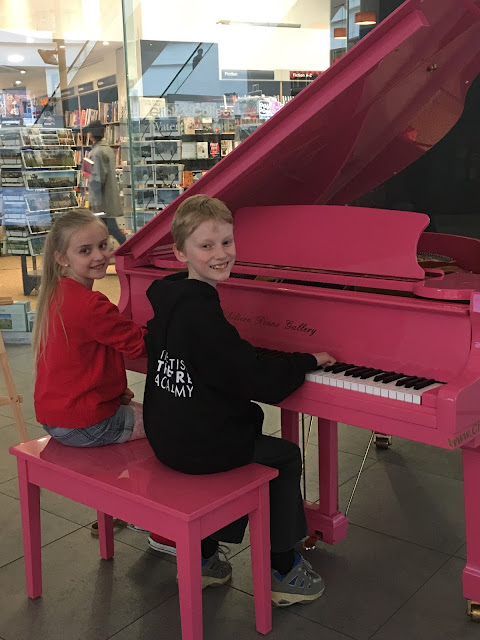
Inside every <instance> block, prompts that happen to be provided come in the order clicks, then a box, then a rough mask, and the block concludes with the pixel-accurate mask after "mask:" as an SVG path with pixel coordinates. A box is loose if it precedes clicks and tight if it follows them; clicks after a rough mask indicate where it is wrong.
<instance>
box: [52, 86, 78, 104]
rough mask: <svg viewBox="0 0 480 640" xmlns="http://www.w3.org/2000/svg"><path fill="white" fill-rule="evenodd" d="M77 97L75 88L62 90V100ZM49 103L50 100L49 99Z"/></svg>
mask: <svg viewBox="0 0 480 640" xmlns="http://www.w3.org/2000/svg"><path fill="white" fill-rule="evenodd" d="M74 95H75V88H74V87H70V88H69V89H62V98H71V97H72V96H74ZM47 102H48V98H47Z"/></svg>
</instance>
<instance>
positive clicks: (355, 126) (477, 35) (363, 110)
mask: <svg viewBox="0 0 480 640" xmlns="http://www.w3.org/2000/svg"><path fill="white" fill-rule="evenodd" d="M479 72H480V0H406V2H404V3H403V4H402V5H401V6H400V7H399V8H398V9H397V10H396V11H395V12H394V13H392V14H391V15H390V16H389V17H388V18H387V19H386V20H384V21H383V22H382V23H380V24H379V25H378V26H377V27H375V29H373V30H372V31H371V32H370V33H369V34H368V36H366V37H365V38H363V39H362V40H361V41H360V42H359V43H358V44H356V45H355V46H354V47H353V48H352V49H351V50H350V51H349V52H348V53H347V54H345V55H344V56H342V58H341V59H340V60H338V61H337V62H335V63H334V64H333V65H332V66H331V67H330V68H329V69H327V71H325V73H323V74H322V75H321V76H320V77H319V78H317V79H316V80H315V81H314V82H313V83H312V84H310V85H309V86H308V87H306V88H305V89H304V90H303V91H302V92H301V93H300V94H299V95H298V96H297V97H296V98H294V99H293V100H292V101H291V102H289V103H288V104H287V105H286V106H285V107H284V108H283V109H281V110H280V111H279V112H278V113H277V114H276V115H275V116H274V117H273V118H271V119H270V120H269V121H267V122H266V123H265V124H264V125H263V126H262V127H260V128H259V129H258V130H257V131H256V132H254V133H253V134H252V135H251V136H249V137H248V138H247V139H246V140H245V141H244V142H242V144H241V145H239V146H238V147H237V148H236V149H234V150H233V151H232V152H231V153H230V154H229V155H228V156H226V157H225V158H224V159H223V160H222V161H221V162H219V163H218V164H217V165H215V166H214V167H213V168H212V169H210V170H209V171H208V173H206V174H205V175H204V176H203V177H202V178H201V179H200V180H199V181H198V182H196V183H195V184H194V185H193V186H191V187H190V188H189V189H188V190H186V191H185V192H184V193H183V194H182V195H181V196H180V197H178V198H177V199H176V200H175V201H174V202H173V203H172V204H171V205H169V206H168V207H166V208H165V209H164V210H163V211H162V212H161V213H159V214H158V215H157V216H156V217H155V218H154V219H153V220H151V221H150V222H149V223H148V224H146V225H145V226H144V227H143V228H142V229H140V230H139V231H138V232H137V233H136V234H135V235H134V236H133V237H132V238H131V239H130V240H128V241H127V242H125V243H124V244H123V245H122V246H121V247H120V248H119V249H118V250H117V253H118V254H119V255H122V254H125V253H129V252H131V253H132V254H133V256H134V257H135V258H140V257H141V256H143V255H145V254H146V253H148V252H151V251H153V249H154V248H155V247H156V246H158V245H160V244H167V243H169V242H171V241H172V240H171V236H170V225H171V221H172V218H173V215H174V213H175V210H176V208H177V207H178V205H179V204H180V203H181V202H182V201H183V200H184V199H185V198H187V197H189V196H192V195H195V194H197V193H206V194H208V195H210V196H212V197H217V198H220V199H221V200H224V201H225V202H226V203H227V205H228V206H229V207H230V209H231V210H232V211H233V212H235V211H236V210H237V209H239V208H241V207H248V206H260V205H288V204H340V205H342V204H347V203H349V202H351V201H352V200H354V199H355V198H357V197H358V196H360V195H362V194H363V193H366V192H368V191H370V190H371V189H373V188H374V187H375V186H377V185H378V184H381V183H383V182H385V180H387V179H388V178H389V177H391V176H392V175H393V174H395V173H396V172H398V171H401V170H402V169H404V168H405V167H406V166H408V165H409V164H411V163H412V162H414V161H415V160H416V159H417V158H418V157H419V156H421V155H422V154H423V153H425V152H426V151H428V150H429V149H430V148H431V147H432V146H433V145H435V144H436V143H437V142H438V141H439V140H440V139H441V138H442V137H443V136H444V135H445V134H446V133H448V131H449V130H450V129H451V128H452V127H453V126H454V124H455V123H456V122H457V120H458V118H459V117H460V115H461V113H462V111H463V105H464V101H465V95H466V92H467V90H468V88H469V86H470V83H471V81H472V80H473V79H474V78H475V76H476V75H477V74H478V73H479Z"/></svg>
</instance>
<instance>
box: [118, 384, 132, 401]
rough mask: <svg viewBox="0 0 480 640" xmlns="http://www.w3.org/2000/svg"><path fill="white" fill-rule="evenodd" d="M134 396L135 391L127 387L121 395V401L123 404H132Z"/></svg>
mask: <svg viewBox="0 0 480 640" xmlns="http://www.w3.org/2000/svg"><path fill="white" fill-rule="evenodd" d="M134 397H135V394H134V393H133V391H132V390H131V389H129V388H128V387H127V388H126V389H125V391H124V392H123V393H122V395H121V396H120V402H121V403H122V404H130V402H131V401H132V400H133V398H134Z"/></svg>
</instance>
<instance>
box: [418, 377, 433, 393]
mask: <svg viewBox="0 0 480 640" xmlns="http://www.w3.org/2000/svg"><path fill="white" fill-rule="evenodd" d="M435 382H436V380H434V379H433V378H429V379H428V380H424V381H423V382H417V384H414V385H413V388H414V389H416V390H417V391H418V390H419V389H425V387H429V386H430V385H432V384H435Z"/></svg>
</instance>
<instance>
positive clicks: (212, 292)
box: [147, 271, 219, 331]
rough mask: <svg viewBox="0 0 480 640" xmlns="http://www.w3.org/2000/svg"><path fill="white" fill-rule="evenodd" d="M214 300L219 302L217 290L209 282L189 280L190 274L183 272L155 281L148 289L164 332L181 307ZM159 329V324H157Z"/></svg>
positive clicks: (154, 310) (148, 296)
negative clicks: (200, 301) (203, 300)
mask: <svg viewBox="0 0 480 640" xmlns="http://www.w3.org/2000/svg"><path fill="white" fill-rule="evenodd" d="M205 297H207V298H212V299H214V300H215V299H216V300H218V299H219V298H218V293H217V290H216V289H215V288H214V287H212V285H210V284H208V283H207V282H202V281H201V280H195V279H193V278H190V279H189V278H188V273H187V272H186V271H182V272H179V273H173V274H171V275H169V276H165V278H162V279H161V280H155V282H153V283H152V284H151V285H150V286H149V288H148V289H147V298H148V300H149V302H150V304H151V305H152V309H153V312H154V314H155V315H156V316H157V318H161V320H162V321H161V325H163V328H164V330H165V331H166V329H167V328H168V326H169V324H170V320H171V318H172V316H173V315H174V314H175V313H177V311H179V307H180V306H182V305H184V304H188V305H192V303H193V305H194V306H196V305H197V304H198V302H196V299H198V298H202V299H205ZM157 329H158V324H157Z"/></svg>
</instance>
